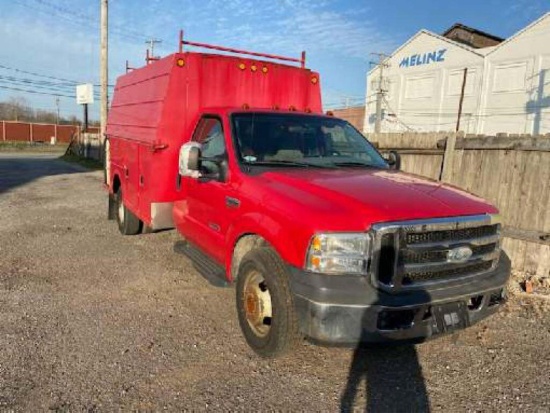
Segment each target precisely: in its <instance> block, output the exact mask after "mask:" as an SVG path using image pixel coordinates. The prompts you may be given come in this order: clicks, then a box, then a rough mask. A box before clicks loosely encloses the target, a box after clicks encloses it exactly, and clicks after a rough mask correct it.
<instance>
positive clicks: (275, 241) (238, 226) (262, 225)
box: [225, 212, 307, 280]
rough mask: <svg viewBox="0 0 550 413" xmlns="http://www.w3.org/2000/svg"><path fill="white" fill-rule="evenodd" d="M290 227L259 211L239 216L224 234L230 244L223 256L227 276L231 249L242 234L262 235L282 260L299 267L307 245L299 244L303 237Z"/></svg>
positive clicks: (227, 243)
mask: <svg viewBox="0 0 550 413" xmlns="http://www.w3.org/2000/svg"><path fill="white" fill-rule="evenodd" d="M291 228H292V227H291V226H290V225H283V224H282V223H280V222H279V221H275V220H274V219H272V218H271V217H269V216H266V215H265V214H260V213H259V212H253V213H248V214H245V215H242V216H241V217H239V219H238V220H236V221H235V222H234V223H233V224H232V225H231V227H230V228H229V230H228V231H227V235H226V245H228V246H230V248H227V250H226V256H225V269H226V276H227V278H228V279H229V280H232V276H231V260H232V258H233V250H234V248H235V245H236V244H237V241H238V240H239V239H240V238H241V237H242V236H244V235H258V236H260V237H262V238H263V239H265V240H266V241H267V242H268V243H269V244H270V245H271V246H273V248H274V249H275V251H277V253H278V254H279V255H280V257H281V258H282V259H283V260H284V261H286V262H287V263H289V264H292V265H294V266H296V267H301V266H302V265H303V261H304V257H303V252H304V251H306V249H307V245H306V246H305V247H301V246H300V244H301V242H300V240H301V239H302V238H303V237H297V236H296V235H297V234H296V233H295V231H291ZM306 238H307V237H306ZM306 243H307V242H306Z"/></svg>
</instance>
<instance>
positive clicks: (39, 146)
mask: <svg viewBox="0 0 550 413" xmlns="http://www.w3.org/2000/svg"><path fill="white" fill-rule="evenodd" d="M67 146H68V144H67V143H61V144H57V145H50V144H47V143H43V142H23V141H0V152H19V151H22V152H46V153H51V152H62V151H64V150H66V149H67Z"/></svg>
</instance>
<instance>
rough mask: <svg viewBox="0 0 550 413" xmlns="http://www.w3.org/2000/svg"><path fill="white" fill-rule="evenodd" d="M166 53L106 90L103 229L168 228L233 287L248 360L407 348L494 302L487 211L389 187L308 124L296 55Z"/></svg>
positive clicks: (350, 151) (417, 189)
mask: <svg viewBox="0 0 550 413" xmlns="http://www.w3.org/2000/svg"><path fill="white" fill-rule="evenodd" d="M184 44H188V45H192V46H199V47H203V48H204V47H207V48H211V49H214V50H220V51H224V52H226V54H211V53H198V52H189V51H184V50H183V45H184ZM179 45H180V46H179V52H177V53H174V54H172V55H170V56H167V57H164V58H162V59H156V60H154V61H151V62H150V61H148V64H147V65H146V66H144V67H142V68H140V69H136V70H133V71H130V72H129V73H127V74H125V75H123V76H120V77H119V78H118V80H117V83H116V87H115V92H114V97H113V101H112V106H111V109H110V113H109V119H108V126H107V132H106V135H107V136H106V137H107V141H108V148H109V150H108V162H107V168H106V169H107V186H108V189H109V217H110V218H111V219H116V220H117V221H118V226H119V229H120V232H121V233H122V234H125V235H132V234H137V233H139V232H141V231H142V230H143V229H145V228H146V229H149V230H153V231H155V230H160V229H166V228H174V227H175V228H176V229H177V231H178V232H179V233H181V234H182V235H183V237H184V239H185V242H182V243H181V245H178V246H177V248H175V249H176V250H179V251H182V252H184V253H185V254H186V255H187V256H188V257H190V258H191V259H192V261H193V263H194V264H195V267H196V268H197V269H198V270H199V272H200V273H202V274H203V275H204V276H205V277H207V278H208V279H209V280H210V281H211V282H213V283H217V284H221V285H228V286H229V285H234V286H235V290H236V305H237V312H238V317H239V322H240V326H241V329H242V332H243V334H244V336H245V338H246V341H247V342H248V344H249V345H250V347H252V349H254V350H255V351H256V352H257V353H258V354H260V355H261V356H266V357H273V356H276V355H279V354H282V353H284V352H285V351H288V350H289V349H291V348H292V346H293V345H294V344H295V343H296V342H297V341H299V340H300V339H302V338H303V337H304V336H305V337H308V338H309V339H311V340H313V341H315V342H320V343H335V344H346V345H350V344H356V343H360V342H387V341H400V340H404V341H422V340H426V339H428V338H430V337H433V336H437V335H441V334H445V333H448V332H452V331H455V330H457V329H461V328H465V327H467V326H469V325H471V324H473V323H476V322H477V321H479V320H481V319H483V318H485V317H487V316H488V315H490V314H492V313H493V312H495V311H496V309H497V308H498V307H499V306H500V305H501V304H502V303H503V302H504V301H505V294H504V288H505V285H506V283H507V280H508V278H509V275H510V260H509V258H508V257H507V255H506V254H505V253H504V251H502V250H501V248H500V239H501V224H500V220H499V216H498V211H497V209H496V208H495V207H493V206H492V205H490V204H489V203H487V202H486V201H484V200H482V199H480V198H478V197H476V196H474V195H472V194H469V193H467V192H464V191H462V190H460V189H458V188H455V187H452V186H448V185H443V184H441V183H440V182H434V181H430V180H428V179H425V178H421V177H418V176H414V175H410V174H406V173H403V172H400V171H399V164H400V161H399V156H398V155H397V154H396V153H391V154H389V155H388V159H385V158H384V157H383V156H382V155H381V154H380V153H379V152H378V151H377V150H376V148H375V147H374V146H373V145H372V144H371V143H369V141H368V140H367V139H366V138H365V137H364V136H363V135H362V134H361V133H360V132H358V131H357V130H356V129H355V128H354V127H353V126H351V125H350V124H349V123H348V122H346V121H344V120H341V119H337V118H335V117H333V116H330V115H325V114H323V113H322V105H321V93H320V81H319V74H318V73H316V72H314V71H311V70H310V69H307V68H305V55H304V54H303V55H302V58H301V59H294V58H288V57H282V56H273V55H265V54H261V53H255V52H246V51H241V50H235V49H227V48H223V47H218V46H210V45H206V44H201V43H194V42H188V41H184V40H183V35H182V34H180V43H179ZM227 53H229V54H227ZM245 56H247V57H245ZM277 62H278V63H277ZM216 280H217V282H216Z"/></svg>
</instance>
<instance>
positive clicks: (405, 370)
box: [340, 290, 430, 412]
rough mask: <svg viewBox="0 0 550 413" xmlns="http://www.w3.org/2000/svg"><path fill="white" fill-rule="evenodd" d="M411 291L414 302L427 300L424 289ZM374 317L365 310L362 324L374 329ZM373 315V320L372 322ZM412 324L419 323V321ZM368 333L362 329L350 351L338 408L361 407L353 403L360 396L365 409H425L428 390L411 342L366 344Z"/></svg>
mask: <svg viewBox="0 0 550 413" xmlns="http://www.w3.org/2000/svg"><path fill="white" fill-rule="evenodd" d="M415 293H416V294H418V296H417V298H418V299H419V301H418V302H429V301H430V299H429V294H428V293H427V292H426V291H424V290H417V291H416V292H415ZM383 301H384V300H381V299H380V297H378V299H377V300H376V302H375V303H374V304H375V305H381V306H384V302H383ZM377 317H379V316H378V314H377V313H375V315H374V316H373V312H372V311H365V312H364V314H363V317H362V325H363V327H365V326H371V328H374V326H373V323H374V325H377V323H378V321H377ZM416 317H418V314H417V316H415V318H416ZM422 317H423V315H420V318H422ZM373 318H376V320H374V321H373ZM416 324H417V325H420V324H422V321H418V322H417V323H416ZM412 325H415V323H414V322H413V324H412ZM375 334H376V333H375ZM371 335H372V332H370V333H369V332H367V331H366V330H363V331H362V334H361V338H360V342H359V344H358V345H357V347H356V349H355V350H354V353H353V358H352V361H351V365H350V368H349V373H348V379H347V383H346V387H345V390H344V392H343V393H342V396H341V398H340V411H342V412H350V411H357V410H363V406H359V405H357V401H358V399H359V397H358V396H359V395H363V396H364V399H366V405H365V406H364V411H366V412H405V411H407V412H408V411H415V412H429V411H430V403H429V398H428V393H427V389H426V384H425V381H424V376H423V373H422V367H421V365H420V362H419V360H418V354H417V351H416V346H415V344H413V343H412V342H400V341H393V342H392V341H390V342H389V343H387V344H367V341H369V340H368V339H369V338H371V340H372V337H371ZM420 341H421V339H418V340H416V342H420ZM362 386H364V387H362ZM363 390H364V391H363ZM362 398H363V397H362Z"/></svg>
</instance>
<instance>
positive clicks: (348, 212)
mask: <svg viewBox="0 0 550 413" xmlns="http://www.w3.org/2000/svg"><path fill="white" fill-rule="evenodd" d="M258 178H259V179H261V180H262V181H263V183H262V185H265V186H267V188H266V189H268V192H267V193H268V194H269V195H267V196H266V198H267V199H266V200H265V201H266V202H269V203H270V204H271V205H276V204H279V205H281V204H282V205H284V204H285V202H284V201H285V200H287V201H290V203H291V204H292V205H291V206H290V205H286V206H284V207H283V208H287V207H289V206H290V207H291V209H293V208H297V207H298V208H299V207H303V208H305V209H306V211H307V214H308V215H309V216H312V215H316V214H317V215H319V214H321V215H324V217H323V220H324V221H326V220H330V221H331V222H333V223H334V226H335V227H338V228H344V227H347V226H348V225H346V223H349V222H350V221H352V222H354V224H355V226H357V224H359V225H360V226H361V227H362V228H365V226H369V225H370V224H373V223H377V222H390V221H401V220H410V219H423V218H441V217H451V216H465V215H479V214H487V213H497V212H498V211H497V209H496V208H494V207H493V206H492V205H490V204H489V203H488V202H486V201H485V200H483V199H481V198H479V197H477V196H475V195H472V194H470V193H468V192H466V191H463V190H461V189H458V188H456V187H453V186H450V185H444V184H441V183H440V182H436V181H432V180H429V179H426V178H422V177H419V176H417V175H412V174H407V173H404V172H398V171H391V170H379V169H352V168H346V169H335V170H319V169H313V168H311V169H287V170H279V171H276V172H275V171H273V172H266V173H263V174H261V175H260V176H258ZM274 198H277V199H274ZM293 212H298V211H293ZM300 212H302V213H303V212H304V211H300ZM287 213H288V209H287ZM300 215H302V214H300ZM317 218H318V217H317Z"/></svg>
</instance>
